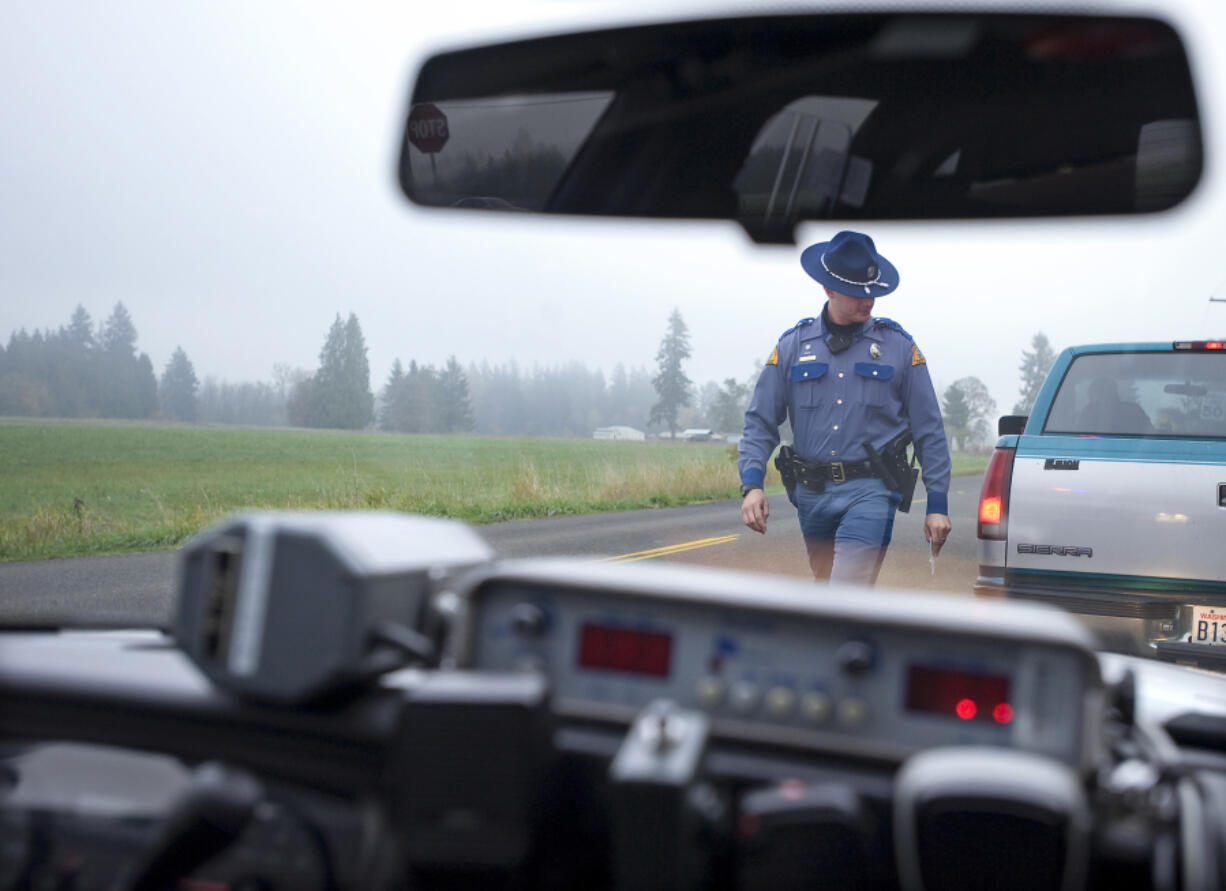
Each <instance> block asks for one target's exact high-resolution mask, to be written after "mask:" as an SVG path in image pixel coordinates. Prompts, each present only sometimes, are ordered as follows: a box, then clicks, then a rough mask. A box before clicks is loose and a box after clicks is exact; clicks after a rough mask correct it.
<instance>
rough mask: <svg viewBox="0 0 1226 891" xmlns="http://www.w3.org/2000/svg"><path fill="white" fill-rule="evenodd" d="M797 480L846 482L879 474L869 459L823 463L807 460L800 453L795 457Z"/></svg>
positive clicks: (807, 482)
mask: <svg viewBox="0 0 1226 891" xmlns="http://www.w3.org/2000/svg"><path fill="white" fill-rule="evenodd" d="M795 466H796V469H797V471H798V472H797V474H796V477H797V481H798V482H801V483H804V484H805V485H810V484H811V483H824V482H826V481H827V480H829V481H830V482H832V483H845V482H847V481H848V480H858V479H864V478H865V477H870V476H877V474H876V473H875V472H874V471H873V466H872V462H869V461H831V462H830V463H829V464H821V463H818V462H817V461H806V460H805V459H804V458H801V457H800V456H799V455H797V456H796V458H795Z"/></svg>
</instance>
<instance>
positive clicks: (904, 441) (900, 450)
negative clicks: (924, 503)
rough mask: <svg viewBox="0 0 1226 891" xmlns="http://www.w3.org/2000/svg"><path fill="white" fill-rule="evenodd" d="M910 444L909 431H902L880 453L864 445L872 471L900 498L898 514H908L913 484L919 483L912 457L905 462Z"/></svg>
mask: <svg viewBox="0 0 1226 891" xmlns="http://www.w3.org/2000/svg"><path fill="white" fill-rule="evenodd" d="M910 444H911V431H909V430H904V431H903V432H902V433H900V434H898V435H897V436H895V437H894V438H893V439H891V440H890V441H889V442H887V443H886V444H885V446H884V447H883V448H882V450H881V452H878V451H877V450H876V449H874V448H873V444H872V443H871V442H866V443H865V444H864V451H865V452H867V453H868V460H869V463H870V464H871V465H872V466H873V470H874V471H875V472H876V473H877V475H878V476H879V477H880V478H881V481H882V482H884V483H885V485H886V488H888V489H890V490H891V491H893V492H897V493H898V494H899V496H900V497H901V499H902V500H901V501H899V503H898V510H899V512H900V513H904V514H905V513H909V512H910V510H911V499H912V498H913V497H914V496H915V484H916V483H917V482H918V481H919V473H920V472H919V468H918V467H916V466H915V459H914V456H912V459H911V461H910V462H908V461H907V446H909V445H910Z"/></svg>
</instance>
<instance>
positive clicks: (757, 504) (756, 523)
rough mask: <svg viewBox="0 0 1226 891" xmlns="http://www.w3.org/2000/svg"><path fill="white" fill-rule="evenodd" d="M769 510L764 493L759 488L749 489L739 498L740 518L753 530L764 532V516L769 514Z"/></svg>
mask: <svg viewBox="0 0 1226 891" xmlns="http://www.w3.org/2000/svg"><path fill="white" fill-rule="evenodd" d="M770 512H771V509H770V505H768V504H767V503H766V493H765V492H763V491H762V490H761V489H750V490H749V492H748V493H746V495H745V497H744V498H742V499H741V519H742V520H744V521H745V525H746V526H748V527H749V528H750V529H752V530H753V531H754V532H762V533H765V532H766V518H767V517H769V516H770Z"/></svg>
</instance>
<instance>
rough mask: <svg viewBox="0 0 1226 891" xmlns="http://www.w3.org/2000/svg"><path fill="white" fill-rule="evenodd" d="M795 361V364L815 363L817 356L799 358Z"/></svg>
mask: <svg viewBox="0 0 1226 891" xmlns="http://www.w3.org/2000/svg"><path fill="white" fill-rule="evenodd" d="M796 361H797V362H816V361H817V356H814V355H808V356H799V357H797V359H796Z"/></svg>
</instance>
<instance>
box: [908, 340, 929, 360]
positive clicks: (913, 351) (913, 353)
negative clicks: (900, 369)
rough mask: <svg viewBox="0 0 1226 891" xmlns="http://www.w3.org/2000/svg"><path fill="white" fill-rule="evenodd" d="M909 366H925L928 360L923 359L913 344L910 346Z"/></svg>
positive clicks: (922, 355)
mask: <svg viewBox="0 0 1226 891" xmlns="http://www.w3.org/2000/svg"><path fill="white" fill-rule="evenodd" d="M911 364H912V365H927V364H928V360H927V359H925V358H924V354H923V353H921V352H920V348H919V347H917V346H916V345H915V344H914V343H912V344H911Z"/></svg>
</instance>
